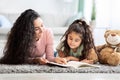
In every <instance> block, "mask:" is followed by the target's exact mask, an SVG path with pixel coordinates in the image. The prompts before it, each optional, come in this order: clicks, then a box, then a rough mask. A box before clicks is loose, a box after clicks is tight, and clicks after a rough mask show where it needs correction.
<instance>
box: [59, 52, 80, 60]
mask: <svg viewBox="0 0 120 80" xmlns="http://www.w3.org/2000/svg"><path fill="white" fill-rule="evenodd" d="M58 55H59V57H62V58H65V59H66V60H67V61H79V58H76V57H73V56H67V57H66V56H65V54H64V53H63V51H61V50H60V51H59V52H58Z"/></svg>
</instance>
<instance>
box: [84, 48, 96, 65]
mask: <svg viewBox="0 0 120 80" xmlns="http://www.w3.org/2000/svg"><path fill="white" fill-rule="evenodd" d="M86 59H87V60H90V61H93V63H96V62H97V61H98V56H97V53H96V52H95V50H94V49H93V48H92V49H90V50H89V54H88V56H87V58H86Z"/></svg>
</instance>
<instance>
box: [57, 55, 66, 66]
mask: <svg viewBox="0 0 120 80" xmlns="http://www.w3.org/2000/svg"><path fill="white" fill-rule="evenodd" d="M55 62H56V63H59V64H66V63H67V60H66V59H65V58H60V57H56V58H55Z"/></svg>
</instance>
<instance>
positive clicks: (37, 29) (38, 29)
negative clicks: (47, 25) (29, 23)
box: [33, 18, 43, 41]
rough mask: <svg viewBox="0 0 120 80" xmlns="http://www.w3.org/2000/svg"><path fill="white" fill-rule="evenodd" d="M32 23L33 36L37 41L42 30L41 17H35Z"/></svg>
mask: <svg viewBox="0 0 120 80" xmlns="http://www.w3.org/2000/svg"><path fill="white" fill-rule="evenodd" d="M33 24H34V27H35V38H36V41H38V40H39V39H40V37H41V35H42V32H43V21H42V19H40V18H37V19H35V20H34V22H33Z"/></svg>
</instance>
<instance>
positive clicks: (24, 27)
mask: <svg viewBox="0 0 120 80" xmlns="http://www.w3.org/2000/svg"><path fill="white" fill-rule="evenodd" d="M38 17H40V15H39V14H38V13H37V12H36V11H34V10H32V9H28V10H25V11H24V12H23V13H21V15H20V16H19V17H18V19H17V20H16V22H15V23H14V24H13V27H12V28H11V30H10V32H9V34H8V39H7V43H6V46H5V48H4V51H3V53H4V56H3V57H2V58H1V59H0V63H3V64H22V63H26V61H27V59H28V57H30V55H31V54H32V53H34V48H35V45H34V42H35V30H34V25H33V22H34V20H35V19H37V18H38Z"/></svg>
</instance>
